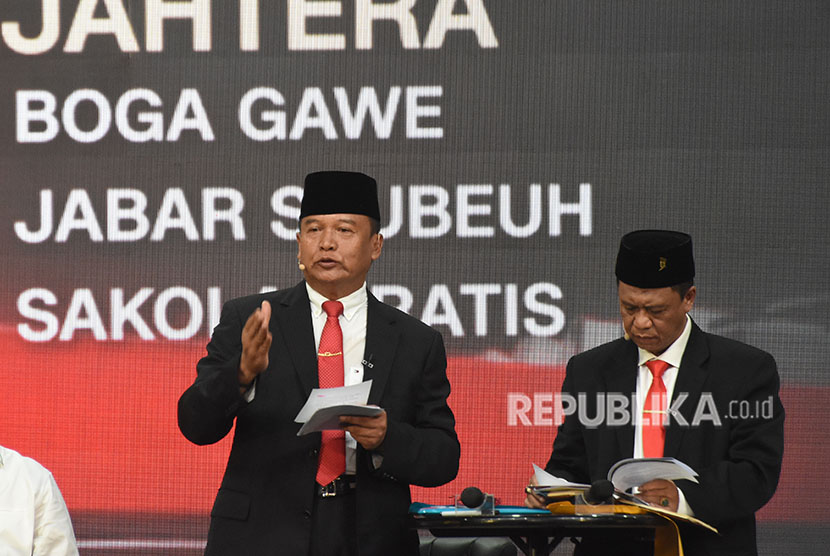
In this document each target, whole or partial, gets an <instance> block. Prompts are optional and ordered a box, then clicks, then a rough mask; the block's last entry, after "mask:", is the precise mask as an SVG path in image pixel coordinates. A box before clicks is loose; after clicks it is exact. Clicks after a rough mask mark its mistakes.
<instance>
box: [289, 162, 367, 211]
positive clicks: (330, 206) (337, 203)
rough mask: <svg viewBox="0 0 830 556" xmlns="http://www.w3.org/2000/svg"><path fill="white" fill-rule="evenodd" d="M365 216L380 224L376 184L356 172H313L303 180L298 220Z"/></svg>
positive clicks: (364, 175)
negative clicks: (321, 216)
mask: <svg viewBox="0 0 830 556" xmlns="http://www.w3.org/2000/svg"><path fill="white" fill-rule="evenodd" d="M340 213H343V214H365V215H366V216H368V217H369V218H374V219H375V220H377V221H378V222H380V206H379V205H378V184H377V182H376V181H375V179H374V178H371V177H369V176H367V175H366V174H361V173H360V172H341V171H325V172H314V173H311V174H309V175H307V176H306V177H305V187H304V190H303V201H302V203H301V205H300V220H302V219H303V218H305V217H306V216H310V215H312V214H340Z"/></svg>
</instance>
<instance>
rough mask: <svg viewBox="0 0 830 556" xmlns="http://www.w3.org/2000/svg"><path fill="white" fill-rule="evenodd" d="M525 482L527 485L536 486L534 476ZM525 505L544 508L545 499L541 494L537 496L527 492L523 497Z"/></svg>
mask: <svg viewBox="0 0 830 556" xmlns="http://www.w3.org/2000/svg"><path fill="white" fill-rule="evenodd" d="M527 484H528V486H536V484H537V483H536V477H535V476H533V477H531V478H530V480H529V481H528V482H527ZM525 506H527V507H528V508H539V509H544V507H545V500H544V498H542V497H541V496H537V495H535V494H531V493H529V492H528V493H527V497H526V498H525Z"/></svg>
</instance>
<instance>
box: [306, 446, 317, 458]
mask: <svg viewBox="0 0 830 556" xmlns="http://www.w3.org/2000/svg"><path fill="white" fill-rule="evenodd" d="M319 453H320V452H319V450H317V448H314V449H313V450H309V451H308V457H310V458H316V457H317V454H319Z"/></svg>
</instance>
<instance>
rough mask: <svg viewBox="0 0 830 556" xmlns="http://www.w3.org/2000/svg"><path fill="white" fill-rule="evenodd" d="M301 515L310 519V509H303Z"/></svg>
mask: <svg viewBox="0 0 830 556" xmlns="http://www.w3.org/2000/svg"><path fill="white" fill-rule="evenodd" d="M303 517H304V518H306V519H311V510H305V511H303Z"/></svg>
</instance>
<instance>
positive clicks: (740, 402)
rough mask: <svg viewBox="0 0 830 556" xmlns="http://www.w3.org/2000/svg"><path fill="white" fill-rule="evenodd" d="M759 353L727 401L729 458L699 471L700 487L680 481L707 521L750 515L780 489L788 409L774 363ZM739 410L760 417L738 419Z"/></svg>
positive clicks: (689, 501) (714, 522)
mask: <svg viewBox="0 0 830 556" xmlns="http://www.w3.org/2000/svg"><path fill="white" fill-rule="evenodd" d="M758 353H759V354H760V355H759V356H757V357H754V358H753V359H751V360H750V361H748V362H747V364H746V367H745V368H744V369H743V371H744V372H743V373H741V377H742V378H743V380H740V381H739V382H741V383H743V386H742V388H741V390H740V391H739V392H738V395H735V396H733V397H732V399H731V400H728V401H727V403H728V405H727V407H726V408H725V409H726V414H728V415H729V416H730V418H728V419H727V420H725V421H724V423H723V425H725V426H726V427H728V436H727V441H726V442H727V447H726V453H727V455H726V457H725V458H723V459H722V460H720V461H717V462H715V463H714V464H713V465H711V466H709V467H707V468H705V469H698V470H697V471H698V473H699V477H698V481H699V482H698V483H692V482H689V481H678V483H677V484H678V487H679V488H681V489H682V490H683V493H684V495H685V496H686V500H687V502H688V503H689V506H690V507H691V508H692V510H693V511H694V512H695V516H696V517H698V518H700V519H702V520H703V521H706V522H708V523H713V524H718V523H722V522H725V521H729V520H733V519H736V518H740V517H743V516H750V515H752V514H753V513H754V512H756V511H757V510H759V509H760V508H761V507H762V506H763V505H764V504H766V503H767V502H768V501H769V499H770V498H771V497H772V495H773V494H774V493H775V489H776V487H777V485H778V477H779V474H780V472H781V460H782V457H783V453H784V407H783V405H782V404H781V400H780V399H779V397H778V388H779V378H778V372H777V370H776V365H775V361H774V360H773V358H772V356H771V355H769V354H768V353H764V352H758ZM740 407H745V408H748V409H750V410H752V411H753V412H757V413H758V414H757V415H752V416H751V417H750V418H744V419H742V418H740V417H739V416H735V414H736V413H738V410H739V409H740ZM767 408H768V410H767ZM721 409H723V408H721ZM765 412H766V414H765Z"/></svg>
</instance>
